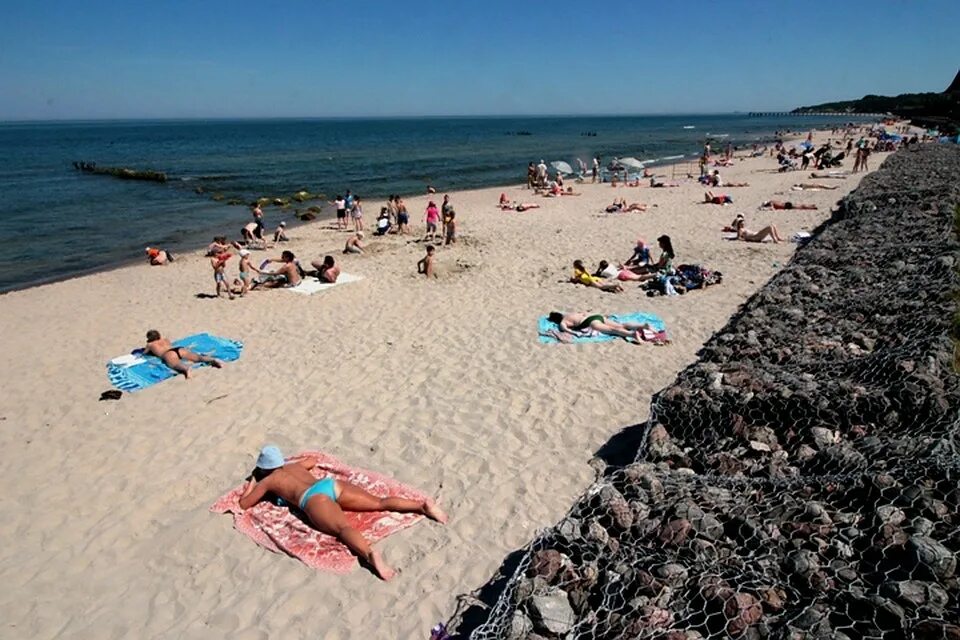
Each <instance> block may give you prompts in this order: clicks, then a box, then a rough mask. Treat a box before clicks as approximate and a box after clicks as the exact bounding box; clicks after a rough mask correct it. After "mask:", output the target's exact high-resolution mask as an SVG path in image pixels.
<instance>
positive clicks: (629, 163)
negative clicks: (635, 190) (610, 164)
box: [620, 158, 643, 169]
mask: <svg viewBox="0 0 960 640" xmlns="http://www.w3.org/2000/svg"><path fill="white" fill-rule="evenodd" d="M620 164H622V165H623V166H625V167H630V168H631V169H643V163H642V162H640V161H639V160H637V159H636V158H620Z"/></svg>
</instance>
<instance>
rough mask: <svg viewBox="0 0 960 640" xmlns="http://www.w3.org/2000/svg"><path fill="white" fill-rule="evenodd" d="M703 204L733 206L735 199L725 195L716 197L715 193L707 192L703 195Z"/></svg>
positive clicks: (720, 194)
mask: <svg viewBox="0 0 960 640" xmlns="http://www.w3.org/2000/svg"><path fill="white" fill-rule="evenodd" d="M703 202H704V203H705V204H733V198H731V197H730V196H728V195H727V194H725V193H718V194H716V195H714V193H713V191H707V192H706V193H704V194H703Z"/></svg>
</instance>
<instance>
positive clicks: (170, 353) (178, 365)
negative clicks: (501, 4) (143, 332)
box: [147, 329, 223, 378]
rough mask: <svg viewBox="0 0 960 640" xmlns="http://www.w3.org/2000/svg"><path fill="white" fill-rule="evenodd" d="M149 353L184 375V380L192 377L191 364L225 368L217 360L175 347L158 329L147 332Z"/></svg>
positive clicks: (184, 348)
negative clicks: (204, 363) (201, 363)
mask: <svg viewBox="0 0 960 640" xmlns="http://www.w3.org/2000/svg"><path fill="white" fill-rule="evenodd" d="M147 352H148V353H150V354H152V355H155V356H157V357H158V358H160V359H161V360H163V364H165V365H167V366H168V367H170V368H171V369H173V370H174V371H176V372H177V373H182V374H183V377H184V378H189V377H191V373H190V367H191V366H192V365H190V363H191V362H206V363H207V364H209V365H210V366H213V367H216V368H217V369H219V368H221V367H222V366H223V364H222V363H221V362H220V361H219V360H217V359H216V358H211V357H210V356H201V355H199V354H196V353H194V352H193V351H190V349H187V348H186V347H175V346H173V345H172V344H170V341H169V340H167V339H166V338H164V337H163V336H161V335H160V332H159V331H157V330H156V329H150V331H147Z"/></svg>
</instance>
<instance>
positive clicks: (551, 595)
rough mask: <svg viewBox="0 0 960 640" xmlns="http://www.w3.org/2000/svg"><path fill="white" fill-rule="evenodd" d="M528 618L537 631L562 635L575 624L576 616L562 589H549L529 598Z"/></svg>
mask: <svg viewBox="0 0 960 640" xmlns="http://www.w3.org/2000/svg"><path fill="white" fill-rule="evenodd" d="M530 617H531V618H532V621H533V624H534V628H535V629H536V630H537V631H546V632H547V633H552V634H554V635H563V634H565V633H567V632H568V631H570V629H572V628H573V625H574V624H576V621H577V616H576V614H575V613H574V612H573V607H571V606H570V601H569V600H568V599H567V594H566V592H565V591H563V590H562V589H551V590H550V591H548V592H547V593H544V594H542V595H534V596H533V597H532V598H530Z"/></svg>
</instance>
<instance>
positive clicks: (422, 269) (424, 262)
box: [417, 244, 437, 278]
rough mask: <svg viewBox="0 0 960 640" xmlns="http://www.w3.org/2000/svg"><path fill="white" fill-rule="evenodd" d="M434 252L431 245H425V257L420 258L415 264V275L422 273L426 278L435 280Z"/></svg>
mask: <svg viewBox="0 0 960 640" xmlns="http://www.w3.org/2000/svg"><path fill="white" fill-rule="evenodd" d="M434 251H435V249H434V247H433V245H432V244H428V245H427V255H425V256H423V257H422V258H420V261H419V262H417V273H422V274H423V275H425V276H426V277H428V278H436V277H437V274H436V272H434V269H433V252H434Z"/></svg>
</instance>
